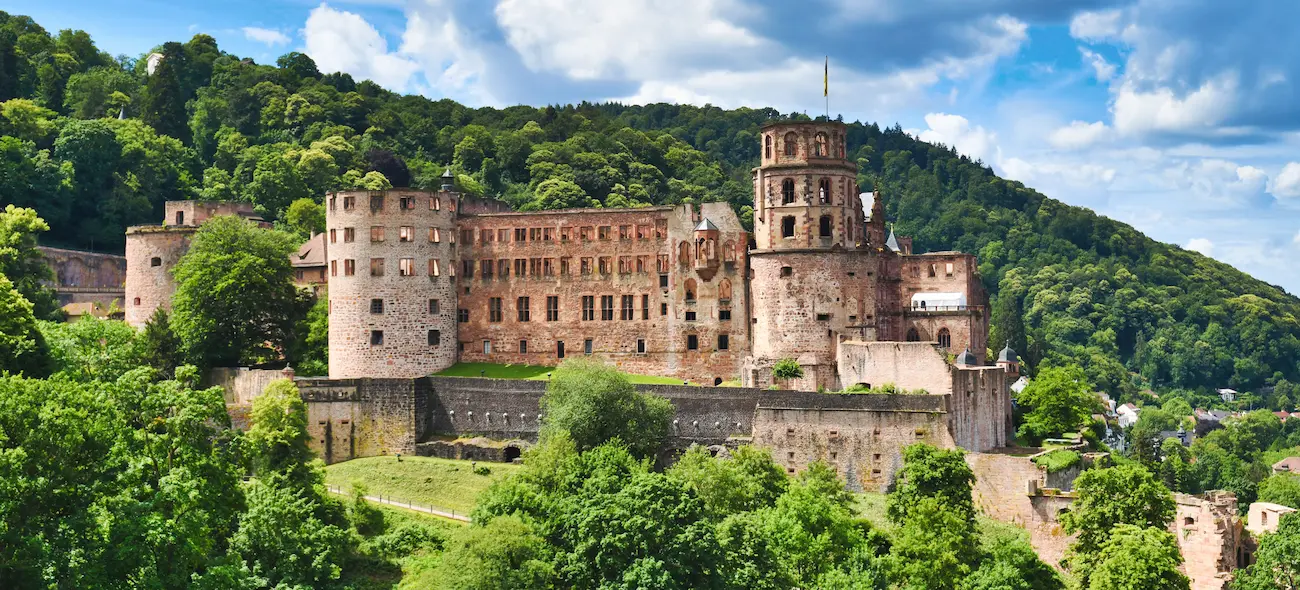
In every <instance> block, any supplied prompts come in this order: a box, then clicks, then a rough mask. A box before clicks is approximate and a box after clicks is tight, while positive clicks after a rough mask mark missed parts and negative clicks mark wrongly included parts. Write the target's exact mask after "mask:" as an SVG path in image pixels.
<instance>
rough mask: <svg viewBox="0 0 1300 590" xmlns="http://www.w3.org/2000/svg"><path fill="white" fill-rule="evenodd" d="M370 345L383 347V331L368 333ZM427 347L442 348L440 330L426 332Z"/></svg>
mask: <svg viewBox="0 0 1300 590" xmlns="http://www.w3.org/2000/svg"><path fill="white" fill-rule="evenodd" d="M370 345H371V346H383V345H384V331H383V330H371V331H370ZM428 345H429V346H433V347H437V346H442V330H429V331H428Z"/></svg>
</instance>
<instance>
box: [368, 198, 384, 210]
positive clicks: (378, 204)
mask: <svg viewBox="0 0 1300 590" xmlns="http://www.w3.org/2000/svg"><path fill="white" fill-rule="evenodd" d="M383 212H384V195H370V213H372V214H375V213H383Z"/></svg>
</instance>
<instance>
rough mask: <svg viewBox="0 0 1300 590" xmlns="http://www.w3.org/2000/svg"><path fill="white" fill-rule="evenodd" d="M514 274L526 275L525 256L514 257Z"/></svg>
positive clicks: (526, 261) (526, 264)
mask: <svg viewBox="0 0 1300 590" xmlns="http://www.w3.org/2000/svg"><path fill="white" fill-rule="evenodd" d="M515 276H517V277H525V276H528V259H527V258H516V259H515Z"/></svg>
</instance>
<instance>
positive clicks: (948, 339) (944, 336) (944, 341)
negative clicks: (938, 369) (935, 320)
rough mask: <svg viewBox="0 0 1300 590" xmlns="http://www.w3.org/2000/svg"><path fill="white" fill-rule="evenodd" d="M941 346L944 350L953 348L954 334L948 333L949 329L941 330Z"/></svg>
mask: <svg viewBox="0 0 1300 590" xmlns="http://www.w3.org/2000/svg"><path fill="white" fill-rule="evenodd" d="M939 346H941V347H943V348H949V347H951V346H952V334H950V333H948V328H939Z"/></svg>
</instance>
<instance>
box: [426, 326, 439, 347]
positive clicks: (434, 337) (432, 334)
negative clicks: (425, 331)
mask: <svg viewBox="0 0 1300 590" xmlns="http://www.w3.org/2000/svg"><path fill="white" fill-rule="evenodd" d="M428 345H429V346H434V347H438V346H442V331H441V330H429V344H428Z"/></svg>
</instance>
